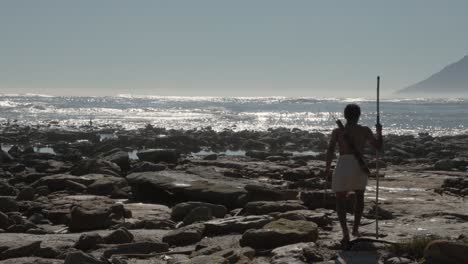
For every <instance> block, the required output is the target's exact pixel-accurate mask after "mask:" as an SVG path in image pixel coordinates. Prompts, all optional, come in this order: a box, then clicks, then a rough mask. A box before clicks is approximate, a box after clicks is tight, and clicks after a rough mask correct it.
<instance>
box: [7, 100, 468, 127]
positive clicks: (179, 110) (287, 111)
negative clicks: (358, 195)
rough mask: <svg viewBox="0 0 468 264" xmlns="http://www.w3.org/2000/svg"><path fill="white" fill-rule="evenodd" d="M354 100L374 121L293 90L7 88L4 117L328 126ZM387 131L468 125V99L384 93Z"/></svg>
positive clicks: (364, 103)
mask: <svg viewBox="0 0 468 264" xmlns="http://www.w3.org/2000/svg"><path fill="white" fill-rule="evenodd" d="M349 103H357V104H359V105H360V106H361V109H362V116H361V123H362V124H364V125H368V126H374V124H375V122H376V104H375V101H373V100H367V99H363V98H344V99H338V98H288V97H237V98H222V97H167V96H130V95H120V96H115V97H58V96H44V95H0V123H1V124H3V125H5V124H6V123H7V122H10V124H12V123H18V124H22V125H26V124H28V125H51V126H59V127H65V128H70V129H74V128H79V127H81V126H85V125H88V124H89V121H90V120H92V122H93V125H95V126H100V127H116V128H123V129H136V128H141V127H144V126H146V125H147V124H151V125H153V126H155V127H166V128H174V129H181V128H182V129H193V128H201V127H207V126H210V127H212V128H213V129H214V130H218V131H221V130H223V129H232V130H244V129H248V130H266V129H268V128H274V127H286V128H300V129H304V130H309V131H318V132H329V131H331V129H333V128H334V127H336V124H335V122H334V118H343V115H342V111H343V108H344V107H345V106H346V105H347V104H349ZM380 109H381V122H382V125H383V126H384V133H391V134H418V133H429V134H431V135H434V136H441V135H457V134H464V133H467V132H468V99H414V100H409V99H405V100H398V99H392V100H382V101H381V104H380Z"/></svg>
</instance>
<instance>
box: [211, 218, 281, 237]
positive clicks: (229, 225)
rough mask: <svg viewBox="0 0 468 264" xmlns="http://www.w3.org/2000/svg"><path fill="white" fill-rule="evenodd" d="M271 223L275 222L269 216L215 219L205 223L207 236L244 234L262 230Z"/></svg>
mask: <svg viewBox="0 0 468 264" xmlns="http://www.w3.org/2000/svg"><path fill="white" fill-rule="evenodd" d="M271 221H273V217H271V216H268V215H251V216H234V217H228V218H223V219H215V220H211V221H208V222H205V223H204V224H205V234H207V235H220V234H229V233H243V232H245V231H246V230H248V229H252V228H254V229H257V228H261V227H263V226H264V225H266V224H267V223H269V222H271Z"/></svg>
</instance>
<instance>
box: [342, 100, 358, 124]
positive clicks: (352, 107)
mask: <svg viewBox="0 0 468 264" xmlns="http://www.w3.org/2000/svg"><path fill="white" fill-rule="evenodd" d="M360 116H361V108H360V107H359V105H357V104H349V105H347V106H346V107H345V109H344V117H345V118H346V121H348V122H357V121H358V120H359V117H360Z"/></svg>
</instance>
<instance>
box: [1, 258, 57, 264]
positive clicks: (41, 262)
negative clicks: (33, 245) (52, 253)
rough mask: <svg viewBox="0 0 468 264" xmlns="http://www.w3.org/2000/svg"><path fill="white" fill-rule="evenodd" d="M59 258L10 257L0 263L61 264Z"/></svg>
mask: <svg viewBox="0 0 468 264" xmlns="http://www.w3.org/2000/svg"><path fill="white" fill-rule="evenodd" d="M63 262H64V261H63V260H61V259H45V258H38V257H26V258H10V259H6V260H2V261H0V264H22V263H28V264H63Z"/></svg>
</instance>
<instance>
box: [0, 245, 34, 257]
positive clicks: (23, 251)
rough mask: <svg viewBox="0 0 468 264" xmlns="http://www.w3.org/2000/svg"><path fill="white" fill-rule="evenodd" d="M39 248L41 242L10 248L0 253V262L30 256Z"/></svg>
mask: <svg viewBox="0 0 468 264" xmlns="http://www.w3.org/2000/svg"><path fill="white" fill-rule="evenodd" d="M40 247H41V241H35V242H24V244H21V245H17V246H14V247H10V248H8V249H6V250H4V251H2V252H1V253H0V260H2V259H8V258H20V257H29V256H32V255H33V254H34V253H35V252H36V251H37V250H38V249H39V248H40Z"/></svg>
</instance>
